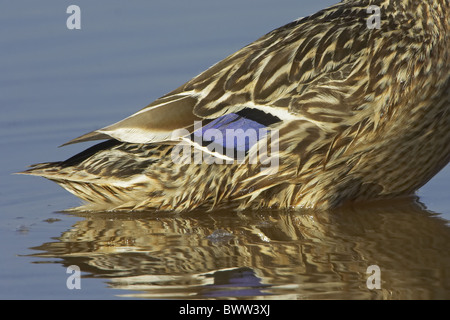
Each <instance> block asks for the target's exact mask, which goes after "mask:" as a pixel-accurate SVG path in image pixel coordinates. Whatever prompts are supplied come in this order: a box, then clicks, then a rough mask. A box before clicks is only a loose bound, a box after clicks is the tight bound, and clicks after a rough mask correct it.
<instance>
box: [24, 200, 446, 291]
mask: <svg viewBox="0 0 450 320" xmlns="http://www.w3.org/2000/svg"><path fill="white" fill-rule="evenodd" d="M202 213H203V212H193V213H184V214H182V215H173V214H161V213H159V214H158V213H155V212H145V213H133V214H131V215H129V214H115V215H113V216H111V213H108V212H107V213H98V214H95V215H91V214H81V217H85V218H86V219H80V220H79V221H78V222H77V223H76V224H75V225H74V226H73V227H72V228H71V229H70V230H68V231H66V232H64V233H63V234H62V235H58V237H57V238H54V239H53V240H52V241H51V242H48V243H44V244H42V245H40V246H39V247H35V248H33V249H34V250H36V253H35V254H34V256H37V257H39V261H42V259H43V258H49V259H50V260H51V261H52V263H58V264H59V263H62V264H63V265H65V266H69V265H73V264H75V265H78V266H79V267H80V269H81V271H82V272H83V274H84V276H83V277H86V278H89V277H94V278H99V277H101V278H106V279H108V282H109V285H108V287H112V288H115V289H124V290H127V291H124V294H130V295H131V296H135V297H148V298H157V299H161V298H168V299H171V298H182V299H191V298H192V299H204V298H213V297H229V298H236V297H239V296H240V297H250V298H258V299H259V298H264V297H266V296H268V297H270V296H273V297H274V298H277V299H286V298H289V299H292V298H293V299H448V298H450V274H449V273H448V270H449V268H450V251H449V250H448V243H449V242H450V229H449V227H448V226H447V225H446V221H444V220H441V219H439V218H438V217H436V216H435V215H432V214H431V213H430V212H427V211H426V210H425V209H423V208H422V206H421V205H420V204H417V203H415V202H414V201H411V200H410V199H407V200H402V201H398V202H397V203H394V202H389V201H383V203H382V204H377V205H374V206H366V207H364V208H361V207H358V208H356V207H355V208H350V207H348V208H341V209H339V210H335V211H332V212H326V211H325V212H305V213H298V212H290V213H288V212H277V211H274V210H272V211H253V212H250V211H244V212H243V213H241V214H236V213H235V212H231V211H228V210H223V211H215V212H214V215H207V214H202ZM370 265H378V266H379V267H380V269H381V280H382V282H381V290H369V289H367V286H366V280H367V277H368V275H367V274H366V271H367V267H368V266H370ZM82 281H89V280H87V279H85V280H82ZM129 290H134V291H135V293H130V291H129Z"/></svg>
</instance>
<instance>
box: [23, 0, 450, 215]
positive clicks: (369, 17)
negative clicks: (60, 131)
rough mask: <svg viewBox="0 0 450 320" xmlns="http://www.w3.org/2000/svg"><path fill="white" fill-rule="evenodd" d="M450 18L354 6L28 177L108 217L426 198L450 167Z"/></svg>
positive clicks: (274, 37)
mask: <svg viewBox="0 0 450 320" xmlns="http://www.w3.org/2000/svg"><path fill="white" fill-rule="evenodd" d="M374 6H375V7H374ZM449 12H450V5H449V1H448V0H344V1H342V2H341V3H339V4H336V5H334V6H332V7H330V8H328V9H324V10H322V11H319V12H318V13H316V14H314V15H312V16H309V17H306V18H302V19H299V20H297V21H294V22H292V23H290V24H287V25H285V26H283V27H281V28H279V29H276V30H274V31H272V32H270V33H268V34H267V35H265V36H263V37H262V38H260V39H259V40H257V41H255V42H253V43H252V44H250V45H248V46H247V47H245V48H243V49H241V50H239V51H237V52H236V53H235V54H233V55H231V56H229V57H228V58H226V59H225V60H223V61H221V62H219V63H217V64H216V65H214V66H212V67H211V68H210V69H208V70H206V71H205V72H203V73H201V74H200V75H198V76H197V77H195V78H193V79H192V80H190V81H189V82H187V83H186V84H184V85H183V86H181V87H179V88H178V89H176V90H174V91H172V92H170V93H169V94H167V95H165V96H163V97H161V98H159V99H157V100H156V101H155V102H153V103H151V104H150V105H148V106H147V107H145V108H144V109H142V110H140V111H138V112H137V113H135V114H133V115H131V116H130V117H128V118H126V119H124V120H122V121H119V122H117V123H115V124H112V125H110V126H108V127H105V128H103V129H100V130H96V131H94V132H91V133H88V134H86V135H83V136H81V137H79V138H77V139H74V140H72V141H70V142H69V143H75V142H81V141H88V140H97V139H108V140H107V141H105V142H102V143H100V144H97V145H95V146H93V147H91V148H89V149H87V150H85V151H84V152H81V153H80V154H78V155H75V156H74V157H72V158H70V159H68V160H66V161H62V162H51V163H43V164H38V165H34V166H33V167H32V168H31V169H29V170H28V171H25V172H24V173H26V174H32V175H39V176H43V177H46V178H48V179H50V180H53V181H55V182H57V183H58V184H60V185H61V186H62V187H64V188H65V189H67V190H68V191H70V192H72V193H74V194H75V195H77V196H78V197H80V198H82V199H84V200H86V201H88V202H90V203H91V205H90V206H86V207H85V208H88V209H89V208H90V209H102V210H103V209H111V210H112V209H117V210H120V209H123V210H144V209H150V208H156V209H161V210H189V209H193V208H196V207H200V206H202V207H208V208H213V207H218V206H223V205H236V206H238V207H239V208H257V207H272V208H288V207H306V208H317V209H328V208H333V207H336V206H339V205H341V204H343V203H344V202H347V201H352V200H353V201H356V200H365V199H376V198H391V197H397V196H402V195H409V194H412V193H414V192H415V191H416V190H417V189H418V188H419V187H420V186H422V185H423V184H425V183H426V182H427V181H428V180H429V179H431V177H433V176H434V175H435V174H436V173H437V172H438V171H439V170H440V169H442V168H443V167H444V166H445V165H446V164H447V163H448V162H449V160H450V112H449V108H450V90H449V89H450V75H449V70H450V57H449V51H450V49H449V48H450V46H449V25H450V15H449ZM377 19H379V20H377ZM230 135H231V138H232V139H228V138H229V136H230Z"/></svg>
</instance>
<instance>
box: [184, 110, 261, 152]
mask: <svg viewBox="0 0 450 320" xmlns="http://www.w3.org/2000/svg"><path fill="white" fill-rule="evenodd" d="M267 132H268V130H267V126H266V125H264V124H261V123H259V122H258V121H255V120H252V119H248V118H246V117H243V116H241V115H239V114H237V113H229V114H226V115H224V116H222V117H219V118H217V119H215V120H213V121H211V122H209V123H208V124H206V125H205V126H203V127H202V128H200V129H197V130H196V131H194V133H193V135H192V136H191V138H192V140H194V141H195V142H198V143H199V144H201V145H202V146H208V149H209V148H210V146H213V148H214V149H215V151H218V149H222V150H223V151H224V152H223V153H225V150H234V151H235V152H234V153H235V154H236V153H239V154H242V153H247V152H248V151H249V150H250V149H251V148H252V147H253V146H254V145H255V144H256V143H257V142H258V141H259V140H260V139H261V138H263V137H264V136H265V135H266V134H267ZM228 154H229V153H227V155H228Z"/></svg>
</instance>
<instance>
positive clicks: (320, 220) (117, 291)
mask: <svg viewBox="0 0 450 320" xmlns="http://www.w3.org/2000/svg"><path fill="white" fill-rule="evenodd" d="M132 3H133V5H130V4H128V3H124V2H123V1H103V0H102V1H86V0H85V1H77V3H76V4H77V5H79V6H80V8H81V12H82V15H81V17H82V20H81V27H82V28H81V30H68V29H67V27H66V19H67V17H68V16H69V15H68V14H67V13H66V9H67V7H68V6H69V5H71V4H73V3H71V2H68V1H50V0H41V1H31V0H28V1H25V0H23V1H6V2H5V3H4V4H3V6H2V10H0V27H1V28H0V29H1V30H2V31H1V33H0V110H1V117H0V148H1V150H2V153H1V157H0V230H1V231H0V254H1V264H0V266H1V267H0V298H2V299H11V298H16V299H17V298H18V299H80V298H82V299H123V298H127V297H134V298H136V297H141V298H182V299H190V298H193V299H203V298H217V299H219V298H220V299H222V298H239V299H245V298H262V299H330V298H332V299H335V298H343V299H410V298H419V299H448V298H450V274H449V272H448V270H450V253H449V250H448V243H449V240H450V239H449V238H450V230H449V227H448V221H449V220H450V198H449V194H448V190H449V184H448V180H449V177H450V167H449V166H447V168H445V169H444V170H443V171H442V172H441V173H439V174H438V175H437V176H436V177H435V178H434V179H433V180H431V181H430V182H429V183H428V184H427V185H426V186H424V187H423V188H422V189H421V190H419V192H418V198H413V199H403V200H399V201H393V202H388V203H383V205H381V204H378V205H373V206H369V207H364V208H356V207H355V208H345V209H340V210H337V211H335V212H322V213H316V212H271V211H250V212H243V213H241V214H236V213H235V212H230V211H226V210H224V211H218V212H213V213H205V212H193V213H189V214H177V215H173V214H162V213H157V214H156V213H154V212H145V213H139V214H136V213H133V214H110V213H101V214H96V215H89V214H70V213H63V212H61V211H62V210H65V209H67V208H71V207H74V206H77V205H79V204H80V203H79V200H77V199H76V198H75V197H74V196H72V195H71V194H69V193H67V192H65V191H64V190H62V189H61V188H60V187H58V186H57V185H56V184H54V183H52V182H49V181H46V180H44V179H39V178H36V177H27V176H17V175H12V173H13V172H17V171H21V170H23V169H24V168H25V167H26V166H27V165H29V164H32V163H38V162H45V161H56V160H62V159H65V158H67V157H69V156H71V155H73V154H74V153H76V152H79V151H81V150H82V149H84V148H85V147H87V146H88V145H89V144H84V145H71V146H67V147H64V148H57V146H58V145H61V144H62V143H64V142H67V141H69V140H70V139H72V138H74V137H76V136H79V135H81V134H83V133H86V132H89V131H91V130H94V129H97V128H100V127H103V126H105V125H108V124H110V123H113V122H115V121H117V120H120V119H122V118H124V117H125V116H128V115H130V114H131V113H133V112H135V111H137V110H138V109H140V108H142V107H144V106H145V105H147V104H148V103H149V102H151V101H152V100H154V99H156V98H157V97H159V96H162V95H163V94H165V93H167V92H169V91H171V90H172V89H174V88H176V87H178V86H179V85H181V84H182V83H184V82H185V81H187V80H189V79H191V78H192V77H193V76H195V75H197V74H198V73H200V72H201V71H203V70H205V69H206V68H208V67H209V66H211V65H212V64H214V63H215V62H217V61H219V60H221V59H223V58H225V57H226V56H227V55H229V54H231V53H233V52H235V51H236V50H238V49H239V48H241V47H243V46H245V45H246V44H248V43H250V42H252V41H253V40H255V39H257V38H258V37H259V36H261V35H263V34H264V33H266V32H269V31H271V30H272V29H274V28H276V27H278V26H281V25H283V24H285V23H287V22H290V21H292V20H294V19H296V18H298V17H300V16H305V15H308V14H310V13H313V12H315V11H317V10H318V9H320V8H323V7H325V6H327V5H330V4H332V3H334V1H329V0H321V1H314V2H311V1H299V0H297V1H287V0H282V1H277V2H274V1H267V0H259V1H236V0H230V1H227V2H212V1H200V0H191V1H151V2H150V1H133V2H132ZM71 265H77V266H79V267H80V270H81V273H82V278H81V289H80V290H76V289H74V290H69V289H68V288H67V286H66V281H67V278H68V276H70V274H68V273H66V271H67V267H69V266H71ZM371 265H377V266H379V268H380V270H381V288H380V289H374V290H370V289H369V288H368V287H367V284H366V281H367V278H368V276H369V275H368V274H367V273H366V271H367V268H368V267H369V266H371Z"/></svg>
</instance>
